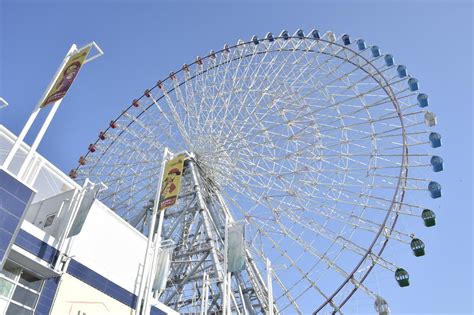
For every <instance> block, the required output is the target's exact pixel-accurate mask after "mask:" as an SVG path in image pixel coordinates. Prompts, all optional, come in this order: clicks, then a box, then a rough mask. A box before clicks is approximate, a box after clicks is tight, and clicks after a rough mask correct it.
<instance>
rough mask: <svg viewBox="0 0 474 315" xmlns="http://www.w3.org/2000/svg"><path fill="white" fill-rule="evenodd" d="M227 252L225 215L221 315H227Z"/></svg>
mask: <svg viewBox="0 0 474 315" xmlns="http://www.w3.org/2000/svg"><path fill="white" fill-rule="evenodd" d="M228 250H229V217H228V216H227V215H226V217H225V227H224V268H222V269H224V277H223V278H224V290H223V291H224V292H223V294H222V295H223V297H222V310H223V314H224V315H226V314H228V307H227V304H228V303H230V301H229V300H228V297H229V295H228V290H229V285H228V282H229V280H228V277H227V264H228V257H227V252H228Z"/></svg>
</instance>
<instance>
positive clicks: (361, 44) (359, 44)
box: [357, 39, 367, 50]
mask: <svg viewBox="0 0 474 315" xmlns="http://www.w3.org/2000/svg"><path fill="white" fill-rule="evenodd" d="M357 47H358V48H359V50H364V49H367V45H366V44H365V41H364V40H363V39H358V40H357Z"/></svg>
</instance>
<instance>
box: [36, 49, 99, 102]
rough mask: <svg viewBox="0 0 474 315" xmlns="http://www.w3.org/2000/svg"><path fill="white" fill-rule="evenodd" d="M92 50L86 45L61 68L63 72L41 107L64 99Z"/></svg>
mask: <svg viewBox="0 0 474 315" xmlns="http://www.w3.org/2000/svg"><path fill="white" fill-rule="evenodd" d="M90 50H91V47H90V46H89V47H86V48H84V49H83V50H80V51H78V52H77V53H75V54H74V55H72V56H71V58H69V60H68V62H67V63H66V64H65V65H64V67H63V68H62V69H61V73H60V74H59V76H58V77H57V78H56V80H55V81H54V83H53V86H52V88H51V90H50V91H49V92H48V95H46V98H45V99H44V101H43V103H42V104H41V108H43V107H45V106H46V105H48V104H51V103H54V102H56V101H58V100H60V99H62V98H63V97H64V96H65V95H66V93H67V91H68V90H69V88H70V87H71V85H72V83H73V82H74V79H75V78H76V77H77V74H78V73H79V70H80V69H81V66H82V64H83V63H84V60H86V58H87V55H88V54H89V51H90Z"/></svg>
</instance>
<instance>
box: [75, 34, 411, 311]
mask: <svg viewBox="0 0 474 315" xmlns="http://www.w3.org/2000/svg"><path fill="white" fill-rule="evenodd" d="M274 39H275V40H281V39H284V40H290V39H297V40H314V41H321V42H325V43H328V44H329V43H330V44H332V45H334V46H339V47H340V48H343V49H346V50H349V51H351V52H353V53H354V54H356V55H358V56H359V57H361V58H363V59H364V60H365V61H366V62H367V64H369V65H371V66H372V67H373V69H374V70H375V71H377V73H378V74H379V75H380V76H381V78H382V80H383V81H385V83H386V84H387V86H385V87H383V89H384V91H385V93H387V91H386V88H388V89H390V90H391V86H390V84H388V82H387V79H386V78H385V77H384V75H383V74H382V73H380V71H379V69H378V68H377V67H376V66H374V65H373V64H372V63H371V61H370V60H368V59H367V58H365V57H364V56H362V55H361V54H359V53H358V52H356V51H355V50H352V49H351V48H349V47H347V46H345V45H342V44H340V43H337V42H335V41H330V40H326V39H322V38H318V39H316V38H311V37H308V36H304V37H303V38H301V37H298V36H289V37H288V38H287V39H285V38H283V36H277V37H274ZM265 40H267V39H259V42H262V41H265ZM252 44H254V42H252V41H247V42H241V43H238V44H236V45H233V46H231V47H227V48H223V49H221V50H219V51H217V52H215V53H210V54H208V55H206V56H205V57H202V58H200V59H199V60H196V61H194V62H192V63H191V64H189V67H191V66H193V65H196V64H199V62H200V61H201V62H203V61H205V60H206V59H209V58H212V57H213V56H214V57H215V56H216V55H217V54H221V53H224V52H227V51H228V50H231V49H236V48H238V47H240V46H246V45H252ZM289 51H297V50H289ZM303 51H308V50H303ZM262 53H263V52H262ZM250 55H253V54H249V55H247V56H242V57H240V58H244V57H245V58H246V57H248V56H250ZM332 56H334V55H332ZM338 58H340V57H338ZM229 62H230V61H229ZM220 65H221V64H220ZM220 65H218V66H220ZM353 65H355V64H353ZM218 66H216V67H218ZM357 68H358V69H360V70H362V71H365V70H364V69H363V68H362V67H360V66H357ZM182 71H185V69H184V68H183V67H182V68H180V69H179V70H178V71H176V72H172V73H171V74H170V75H168V76H167V77H166V78H165V79H164V80H163V81H158V83H157V84H155V85H154V86H153V87H152V88H151V89H149V90H146V91H152V90H154V89H156V88H157V87H159V84H160V83H165V82H167V81H169V80H172V78H173V76H174V75H176V74H179V73H180V72H182ZM206 71H207V70H206ZM365 72H366V73H368V72H367V71H365ZM203 73H204V72H201V73H199V75H202V74H203ZM368 74H370V73H368ZM196 76H197V75H195V76H193V77H191V78H189V79H188V80H193V79H194V78H195V77H196ZM371 77H372V79H373V80H375V82H377V84H379V85H380V82H379V80H377V79H376V78H374V77H373V75H371ZM186 81H187V80H184V81H183V82H181V83H180V85H182V84H184V82H186ZM174 89H175V88H173V87H172V88H170V89H168V90H166V93H171V92H172V91H173V90H174ZM391 93H393V91H391ZM387 95H388V96H389V97H390V99H391V102H390V103H392V104H393V106H395V109H396V110H397V113H398V116H399V120H400V123H401V125H402V134H403V139H404V141H403V146H402V148H403V158H402V165H401V166H400V176H399V179H398V183H397V185H396V186H395V191H394V195H393V198H392V201H391V204H390V207H389V210H388V211H387V214H386V216H385V218H384V221H383V223H381V227H380V229H379V231H378V233H377V234H376V236H375V237H374V239H373V241H372V243H371V245H370V246H369V248H368V249H367V251H366V254H365V255H364V256H363V257H362V258H361V259H360V261H359V263H358V264H356V267H355V268H354V270H353V271H352V272H351V274H350V275H349V276H348V277H347V278H346V280H344V281H343V283H342V284H341V286H340V287H339V288H338V289H337V290H336V291H335V292H334V293H333V294H332V295H331V296H330V297H329V298H328V299H327V300H326V302H324V303H323V304H322V305H321V306H320V307H319V309H318V310H317V311H319V310H320V309H322V308H323V307H324V306H326V305H327V304H328V303H330V302H331V300H332V298H334V296H336V295H337V294H338V293H339V292H340V291H341V290H342V289H343V288H344V287H345V286H346V285H347V283H348V282H349V281H350V279H351V278H352V276H353V275H354V274H355V272H356V271H357V270H358V269H359V268H360V266H361V265H362V264H363V263H364V261H366V260H367V258H368V257H369V255H370V253H371V250H372V248H373V247H374V246H375V244H376V242H377V240H379V239H380V237H381V235H382V232H383V230H384V229H385V228H386V227H387V225H386V223H387V220H388V218H389V216H390V215H391V214H393V213H395V217H394V220H393V222H392V225H391V227H390V229H393V228H394V226H395V225H396V222H397V219H398V216H399V214H398V211H397V210H394V207H395V206H394V205H396V204H397V203H398V204H400V205H401V204H402V203H403V199H404V194H405V189H404V184H403V183H402V180H404V181H405V182H406V178H403V177H404V176H402V175H403V172H406V173H407V172H408V165H407V163H406V159H407V158H408V157H407V152H405V151H408V147H407V145H406V134H405V133H406V130H405V127H404V121H403V117H402V115H401V113H400V108H399V105H398V101H397V98H396V97H392V95H390V94H389V93H387ZM145 97H146V93H143V94H142V95H141V96H140V97H139V98H137V99H136V100H137V101H140V100H142V99H144V98H145ZM162 97H164V96H163V95H162V96H161V97H160V99H161V98H162ZM160 99H158V100H160ZM152 106H153V103H152V104H150V105H149V106H147V107H146V108H144V109H143V110H142V111H141V112H140V113H139V114H138V115H137V117H140V116H141V115H143V114H144V113H145V112H146V111H147V110H148V109H149V108H151V107H152ZM131 108H133V104H131V105H129V106H128V107H127V108H126V109H125V110H123V111H122V112H121V113H120V115H119V116H118V117H117V118H115V119H114V120H113V122H117V121H118V119H119V118H121V117H123V116H124V115H125V113H127V112H128V111H129V110H130V109H131ZM134 122H135V121H134V120H132V121H130V123H129V124H128V125H127V127H128V126H130V125H132V124H133V123H134ZM111 128H112V127H110V126H109V127H107V128H106V129H105V133H107V131H109V129H111ZM123 132H124V131H123V130H122V131H121V132H120V133H119V135H118V137H120V136H121V134H122V133H123ZM99 141H100V138H98V139H97V140H96V141H95V142H94V144H97V143H98V142H99ZM114 141H115V140H114ZM113 144H114V142H112V143H110V144H109V146H108V147H107V149H105V150H104V151H103V153H102V155H101V156H103V155H105V154H106V153H107V150H108V149H109V148H110V147H111V146H112V145H113ZM89 153H90V152H87V153H86V155H85V157H87V156H88V154H89ZM99 160H100V158H99ZM80 167H81V165H78V166H77V167H76V169H75V170H76V171H77V170H78V169H79V168H80ZM400 188H401V191H402V195H401V198H400V199H399V201H397V200H396V197H397V194H398V193H399V191H400ZM400 207H401V206H400ZM388 240H389V238H388V237H385V241H384V245H383V246H382V247H381V249H380V250H379V252H378V255H381V254H382V252H383V251H384V249H385V246H386V244H387V243H388ZM372 268H373V265H372V266H371V267H370V268H369V269H367V272H365V274H364V275H363V276H362V278H361V280H359V282H360V283H362V282H363V281H364V280H365V278H366V277H367V276H368V274H369V273H370V271H371V270H372ZM357 289H358V287H357V286H355V288H354V289H353V291H352V293H350V295H349V296H348V297H347V299H346V300H344V301H343V303H342V304H341V305H340V306H341V307H342V305H344V304H345V303H346V302H347V300H348V299H349V298H350V296H351V295H352V294H353V293H354V292H355V291H356V290H357ZM317 311H316V312H317Z"/></svg>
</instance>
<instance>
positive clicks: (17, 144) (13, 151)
mask: <svg viewBox="0 0 474 315" xmlns="http://www.w3.org/2000/svg"><path fill="white" fill-rule="evenodd" d="M76 49H77V47H76V45H75V44H73V45H72V46H71V48H70V49H69V51H68V52H67V54H66V57H64V59H63V62H62V63H61V65H60V66H59V68H58V70H57V71H56V74H55V75H54V77H53V80H51V82H50V83H49V85H48V87H47V88H46V90H45V92H44V94H43V96H42V97H41V99H40V101H39V102H38V104H37V105H36V107H35V109H34V110H33V113H31V115H30V118H28V121H27V122H26V124H25V126H24V127H23V129H22V130H21V132H20V135H19V136H18V138H17V139H16V141H15V143H14V144H13V147H12V148H11V149H10V151H9V152H8V155H7V157H6V158H5V160H4V161H3V168H4V169H8V167H9V166H10V164H11V162H12V160H13V157H14V156H15V154H16V153H17V151H18V149H19V148H20V145H21V144H22V143H23V140H25V137H26V134H27V133H28V131H29V130H30V128H31V126H32V125H33V123H34V121H35V120H36V117H37V116H38V113H39V111H40V110H41V104H42V102H43V100H44V98H45V97H46V95H48V93H49V91H50V90H51V89H52V87H53V84H54V82H55V81H56V79H57V78H58V77H59V75H60V74H61V70H62V69H63V67H64V65H65V64H66V63H67V61H68V60H69V58H70V57H71V55H72V53H73V52H74V51H75V50H76ZM31 151H33V150H30V152H31ZM25 161H26V159H25ZM22 167H23V165H22Z"/></svg>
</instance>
